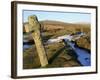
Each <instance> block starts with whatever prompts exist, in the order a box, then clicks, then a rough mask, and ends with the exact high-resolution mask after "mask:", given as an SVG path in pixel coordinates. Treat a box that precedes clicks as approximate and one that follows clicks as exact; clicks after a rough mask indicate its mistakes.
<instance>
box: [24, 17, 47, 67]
mask: <svg viewBox="0 0 100 80" xmlns="http://www.w3.org/2000/svg"><path fill="white" fill-rule="evenodd" d="M28 23H29V24H28V25H27V26H25V30H26V32H30V33H32V37H33V39H34V42H35V45H36V49H37V52H38V56H39V59H40V63H41V66H42V67H44V66H46V65H47V64H48V60H47V56H46V52H45V49H44V46H43V44H42V39H41V34H40V24H39V22H38V19H37V17H36V16H35V15H32V16H29V17H28Z"/></svg>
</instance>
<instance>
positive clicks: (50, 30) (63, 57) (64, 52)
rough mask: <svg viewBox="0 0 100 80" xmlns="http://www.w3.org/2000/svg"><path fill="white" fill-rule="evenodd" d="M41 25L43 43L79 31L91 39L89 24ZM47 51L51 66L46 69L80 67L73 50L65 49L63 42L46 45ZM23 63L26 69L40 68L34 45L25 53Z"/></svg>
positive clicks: (50, 22) (49, 22)
mask: <svg viewBox="0 0 100 80" xmlns="http://www.w3.org/2000/svg"><path fill="white" fill-rule="evenodd" d="M40 23H41V32H42V38H43V42H45V41H47V40H48V39H51V38H56V37H58V36H62V35H66V34H73V33H75V32H79V31H83V32H85V33H86V34H87V35H88V37H89V39H90V25H89V24H69V23H63V22H61V23H60V22H57V21H55V22H54V21H42V22H40ZM80 41H82V40H79V43H82V42H83V41H82V42H80ZM89 44H90V43H89ZM45 49H46V52H47V56H48V61H49V64H48V65H47V66H46V67H72V66H80V64H79V62H78V61H77V59H76V58H75V56H74V55H70V54H72V53H74V52H73V50H71V49H70V47H69V46H67V48H65V44H64V43H63V42H60V43H54V44H48V45H45ZM23 62H24V64H23V68H24V69H31V68H40V61H39V58H38V55H37V52H36V49H35V46H34V45H33V47H32V48H29V49H27V50H25V51H24V54H23Z"/></svg>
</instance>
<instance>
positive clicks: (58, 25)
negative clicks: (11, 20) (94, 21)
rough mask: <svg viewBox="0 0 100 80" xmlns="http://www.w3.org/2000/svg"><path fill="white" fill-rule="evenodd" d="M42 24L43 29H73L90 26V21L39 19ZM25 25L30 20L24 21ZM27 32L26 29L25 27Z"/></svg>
mask: <svg viewBox="0 0 100 80" xmlns="http://www.w3.org/2000/svg"><path fill="white" fill-rule="evenodd" d="M39 22H40V24H41V28H42V29H43V30H60V29H66V30H71V29H72V30H73V27H76V28H78V27H90V24H89V23H66V22H61V21H53V20H44V21H39ZM23 24H24V25H23V26H25V25H26V24H28V22H25V23H23ZM23 31H24V32H25V29H23Z"/></svg>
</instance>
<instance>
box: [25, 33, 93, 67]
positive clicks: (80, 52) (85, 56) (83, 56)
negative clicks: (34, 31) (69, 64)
mask: <svg viewBox="0 0 100 80" xmlns="http://www.w3.org/2000/svg"><path fill="white" fill-rule="evenodd" d="M79 36H80V35H79ZM61 39H64V40H65V41H67V43H68V44H69V45H70V46H71V47H72V48H73V50H74V51H75V52H76V55H77V56H78V61H79V62H80V63H81V64H82V65H83V66H90V65H91V54H90V53H89V52H88V51H86V50H85V49H81V48H79V47H76V46H75V43H74V42H71V39H72V36H70V35H66V36H60V37H58V38H56V39H49V40H48V41H47V43H49V44H51V43H54V42H59V40H61ZM25 41H26V42H28V41H27V40H25ZM31 46H32V45H29V44H24V45H23V49H27V48H30V47H31Z"/></svg>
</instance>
